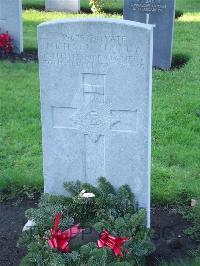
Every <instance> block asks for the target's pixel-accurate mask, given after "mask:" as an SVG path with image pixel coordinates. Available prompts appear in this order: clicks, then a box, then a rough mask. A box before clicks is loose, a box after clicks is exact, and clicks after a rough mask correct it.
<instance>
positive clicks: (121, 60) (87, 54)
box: [40, 34, 145, 68]
mask: <svg viewBox="0 0 200 266" xmlns="http://www.w3.org/2000/svg"><path fill="white" fill-rule="evenodd" d="M43 40H45V41H44V42H43V44H42V45H41V46H40V61H41V62H43V63H45V64H55V65H70V66H73V67H76V66H77V67H79V66H88V67H93V66H94V65H103V66H108V65H110V64H118V65H121V66H127V67H131V66H133V64H134V65H136V66H141V67H142V68H143V67H144V64H145V62H143V59H142V58H143V56H142V51H141V49H140V47H139V46H138V47H135V46H134V45H133V44H132V43H129V42H128V41H127V38H126V37H125V36H116V35H104V36H101V35H99V36H98V35H91V34H90V35H88V34H87V35H86V36H84V35H78V34H76V35H66V34H61V35H58V36H57V38H55V39H54V41H52V40H51V41H49V40H48V37H47V36H45V35H44V36H43ZM77 51H78V52H77ZM91 51H92V53H91ZM96 51H98V52H96Z"/></svg>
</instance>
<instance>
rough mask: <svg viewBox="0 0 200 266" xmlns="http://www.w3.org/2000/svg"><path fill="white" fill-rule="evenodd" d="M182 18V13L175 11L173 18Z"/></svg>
mask: <svg viewBox="0 0 200 266" xmlns="http://www.w3.org/2000/svg"><path fill="white" fill-rule="evenodd" d="M182 16H183V12H182V11H180V10H176V13H175V18H176V19H178V18H180V17H182Z"/></svg>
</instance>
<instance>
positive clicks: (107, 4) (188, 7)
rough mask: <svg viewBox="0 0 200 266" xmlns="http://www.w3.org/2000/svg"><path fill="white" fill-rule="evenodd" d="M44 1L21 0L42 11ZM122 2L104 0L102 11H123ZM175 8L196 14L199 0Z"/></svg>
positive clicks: (85, 0)
mask: <svg viewBox="0 0 200 266" xmlns="http://www.w3.org/2000/svg"><path fill="white" fill-rule="evenodd" d="M44 3H45V0H23V6H24V8H39V9H44V6H45V4H44ZM123 3H124V0H104V9H105V10H106V11H110V12H113V11H114V12H116V11H118V12H119V11H120V12H122V10H123ZM176 8H177V10H180V11H182V12H197V11H199V10H200V7H199V0H176ZM81 10H82V11H89V10H90V7H89V0H81Z"/></svg>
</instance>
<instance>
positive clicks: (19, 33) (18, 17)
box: [0, 0, 23, 53]
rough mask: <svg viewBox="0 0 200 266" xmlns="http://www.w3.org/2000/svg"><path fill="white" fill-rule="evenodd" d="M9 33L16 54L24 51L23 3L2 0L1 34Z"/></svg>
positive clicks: (0, 9) (18, 0)
mask: <svg viewBox="0 0 200 266" xmlns="http://www.w3.org/2000/svg"><path fill="white" fill-rule="evenodd" d="M5 32H8V33H9V34H10V35H11V37H12V39H13V44H14V52H16V53H21V52H22V51H23V29H22V2H21V0H0V33H5Z"/></svg>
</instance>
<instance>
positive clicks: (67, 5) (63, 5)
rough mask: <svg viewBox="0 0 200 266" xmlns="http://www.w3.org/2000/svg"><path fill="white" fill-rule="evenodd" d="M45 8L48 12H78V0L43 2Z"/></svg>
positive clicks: (49, 0)
mask: <svg viewBox="0 0 200 266" xmlns="http://www.w3.org/2000/svg"><path fill="white" fill-rule="evenodd" d="M45 8H46V10H49V11H66V12H79V11H80V0H45Z"/></svg>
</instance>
